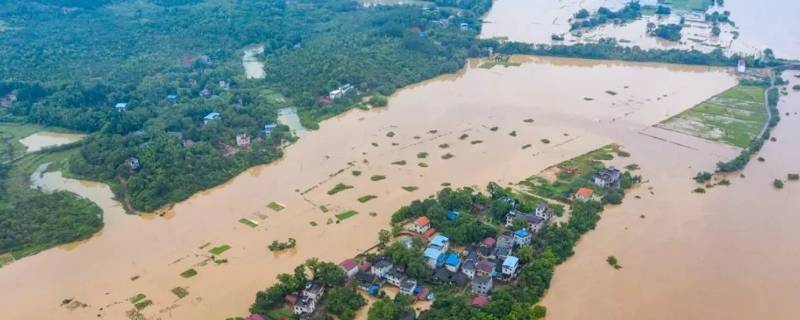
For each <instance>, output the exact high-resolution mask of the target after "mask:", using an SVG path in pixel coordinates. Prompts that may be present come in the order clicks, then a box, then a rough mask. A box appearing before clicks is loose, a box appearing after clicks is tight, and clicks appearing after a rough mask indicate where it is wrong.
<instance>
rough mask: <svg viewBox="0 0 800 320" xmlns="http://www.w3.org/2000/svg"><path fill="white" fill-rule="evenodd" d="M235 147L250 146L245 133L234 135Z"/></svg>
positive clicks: (248, 136) (248, 137) (248, 138)
mask: <svg viewBox="0 0 800 320" xmlns="http://www.w3.org/2000/svg"><path fill="white" fill-rule="evenodd" d="M236 146H238V147H249V146H250V135H248V134H246V133H240V134H237V135H236Z"/></svg>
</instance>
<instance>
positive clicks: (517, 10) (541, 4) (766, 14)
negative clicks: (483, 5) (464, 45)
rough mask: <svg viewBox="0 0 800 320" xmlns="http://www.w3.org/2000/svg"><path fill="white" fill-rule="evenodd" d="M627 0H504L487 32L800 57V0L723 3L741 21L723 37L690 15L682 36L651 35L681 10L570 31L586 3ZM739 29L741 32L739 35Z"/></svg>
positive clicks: (617, 4)
mask: <svg viewBox="0 0 800 320" xmlns="http://www.w3.org/2000/svg"><path fill="white" fill-rule="evenodd" d="M627 2H628V1H627V0H622V1H620V0H566V1H560V0H499V1H497V2H495V4H494V5H493V6H492V9H491V10H490V11H489V13H488V14H487V16H486V18H485V20H486V22H487V23H485V24H484V25H483V29H482V31H481V32H482V33H481V35H480V36H481V38H495V37H500V38H507V39H509V40H511V41H520V42H528V43H536V44H550V43H553V41H552V40H551V38H550V37H551V35H553V34H559V35H563V36H564V37H565V39H564V41H563V43H564V44H575V43H592V42H596V41H598V40H599V39H601V38H609V37H610V38H615V39H617V41H618V42H619V43H620V45H623V46H639V47H641V48H644V49H650V48H662V49H670V48H677V49H696V50H700V51H705V52H708V51H711V50H713V49H715V48H722V49H723V50H725V51H726V52H729V53H744V54H749V55H752V54H759V53H760V52H761V51H762V50H763V49H765V48H772V49H773V51H774V52H775V54H776V55H777V56H778V57H782V58H800V37H797V36H796V34H794V33H792V32H787V31H786V30H798V29H800V19H797V17H796V14H797V12H800V2H798V1H785V0H766V1H748V0H729V1H725V6H724V7H722V8H721V9H719V8H715V9H710V10H711V11H714V10H719V11H725V10H727V11H730V12H731V20H733V21H734V22H735V23H736V26H735V27H734V26H730V25H728V24H724V25H720V29H721V31H722V33H721V34H720V36H719V37H713V36H711V34H710V32H711V27H710V26H709V25H708V24H705V23H703V22H693V21H688V20H687V22H686V25H685V26H684V29H683V31H682V32H681V33H682V35H683V38H682V39H681V41H680V42H670V41H665V40H661V39H658V38H655V37H651V36H648V35H647V34H646V31H647V23H648V22H654V23H656V24H667V23H679V21H680V19H679V17H677V16H676V15H672V16H670V17H667V18H657V17H652V16H651V17H644V18H643V19H640V20H637V21H634V22H632V23H628V24H625V25H621V26H620V25H613V24H609V25H604V26H600V27H598V28H596V29H594V30H591V31H584V32H583V33H582V34H581V35H580V36H578V35H573V34H571V33H570V32H569V29H570V18H571V17H572V16H573V15H574V14H575V13H576V12H577V11H578V10H580V9H581V8H585V9H587V10H589V11H590V12H594V11H595V10H597V8H599V7H601V6H605V7H608V8H610V9H612V10H616V9H619V8H621V7H623V6H624V5H625V3H627ZM734 32H738V33H739V34H740V35H739V37H738V38H735V37H734Z"/></svg>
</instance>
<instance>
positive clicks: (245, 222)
mask: <svg viewBox="0 0 800 320" xmlns="http://www.w3.org/2000/svg"><path fill="white" fill-rule="evenodd" d="M239 223H241V224H243V225H246V226H248V227H251V228H255V227H258V223H257V222H255V221H253V220H250V219H247V218H241V219H239Z"/></svg>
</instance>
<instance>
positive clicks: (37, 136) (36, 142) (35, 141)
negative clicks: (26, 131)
mask: <svg viewBox="0 0 800 320" xmlns="http://www.w3.org/2000/svg"><path fill="white" fill-rule="evenodd" d="M84 137H86V135H83V134H74V133H56V132H37V133H34V134H32V135H29V136H27V137H25V138H22V139H20V140H19V142H20V143H22V144H23V145H24V146H25V148H27V152H36V151H39V150H42V149H44V148H47V147H55V146H60V145H64V144H68V143H73V142H77V141H80V140H81V139H83V138H84Z"/></svg>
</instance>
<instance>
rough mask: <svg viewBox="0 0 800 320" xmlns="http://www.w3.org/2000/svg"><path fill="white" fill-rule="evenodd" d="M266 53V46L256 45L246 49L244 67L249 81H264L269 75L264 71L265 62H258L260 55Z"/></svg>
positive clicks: (243, 58) (243, 60)
mask: <svg viewBox="0 0 800 320" xmlns="http://www.w3.org/2000/svg"><path fill="white" fill-rule="evenodd" d="M262 53H264V45H255V46H250V47H247V48H244V55H243V56H242V65H243V66H244V75H245V78H247V79H264V77H266V76H267V73H266V72H265V71H264V62H261V60H258V55H260V54H262Z"/></svg>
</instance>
